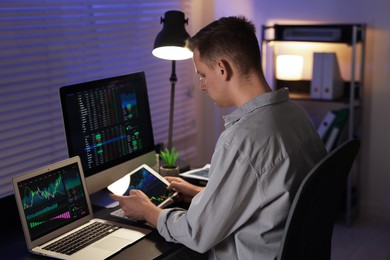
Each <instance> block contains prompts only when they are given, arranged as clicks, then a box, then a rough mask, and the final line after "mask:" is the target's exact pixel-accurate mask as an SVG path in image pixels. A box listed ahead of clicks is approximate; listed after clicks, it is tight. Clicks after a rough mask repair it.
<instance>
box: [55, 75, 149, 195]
mask: <svg viewBox="0 0 390 260" xmlns="http://www.w3.org/2000/svg"><path fill="white" fill-rule="evenodd" d="M60 99H61V107H62V114H63V120H64V127H65V135H66V141H67V147H68V154H69V157H73V156H76V155H78V156H80V158H81V163H82V165H83V169H84V173H85V177H86V181H87V187H88V192H89V193H90V194H92V193H94V192H96V191H99V190H102V189H104V188H106V187H107V186H108V185H109V184H111V183H112V182H113V181H115V180H117V179H119V178H121V177H122V176H124V175H125V174H127V173H128V172H130V171H132V170H134V169H135V168H137V167H138V166H139V165H141V164H144V163H145V164H147V165H149V166H153V165H154V163H155V158H156V157H155V146H154V139H153V129H152V122H151V115H150V108H149V99H148V92H147V85H146V79H145V74H144V72H137V73H133V74H127V75H123V76H117V77H112V78H106V79H100V80H95V81H90V82H84V83H78V84H74V85H69V86H64V87H61V88H60Z"/></svg>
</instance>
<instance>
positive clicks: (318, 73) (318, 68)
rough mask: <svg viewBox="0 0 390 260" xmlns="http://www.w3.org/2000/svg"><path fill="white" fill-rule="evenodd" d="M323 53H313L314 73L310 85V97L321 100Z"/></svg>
mask: <svg viewBox="0 0 390 260" xmlns="http://www.w3.org/2000/svg"><path fill="white" fill-rule="evenodd" d="M322 57H323V53H322V52H314V53H313V73H312V80H311V83H310V97H311V98H314V99H320V98H321V95H322V90H321V89H322V74H323V73H322V63H323V62H322V60H323V58H322Z"/></svg>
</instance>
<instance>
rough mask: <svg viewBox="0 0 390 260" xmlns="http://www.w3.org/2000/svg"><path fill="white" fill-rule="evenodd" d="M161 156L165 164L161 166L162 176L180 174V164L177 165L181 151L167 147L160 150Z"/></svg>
mask: <svg viewBox="0 0 390 260" xmlns="http://www.w3.org/2000/svg"><path fill="white" fill-rule="evenodd" d="M160 157H161V159H162V160H163V164H162V165H161V166H160V174H161V175H162V176H179V166H177V165H176V161H177V159H178V158H179V152H177V151H176V150H175V148H174V147H173V148H172V149H168V148H166V149H165V150H164V151H161V152H160Z"/></svg>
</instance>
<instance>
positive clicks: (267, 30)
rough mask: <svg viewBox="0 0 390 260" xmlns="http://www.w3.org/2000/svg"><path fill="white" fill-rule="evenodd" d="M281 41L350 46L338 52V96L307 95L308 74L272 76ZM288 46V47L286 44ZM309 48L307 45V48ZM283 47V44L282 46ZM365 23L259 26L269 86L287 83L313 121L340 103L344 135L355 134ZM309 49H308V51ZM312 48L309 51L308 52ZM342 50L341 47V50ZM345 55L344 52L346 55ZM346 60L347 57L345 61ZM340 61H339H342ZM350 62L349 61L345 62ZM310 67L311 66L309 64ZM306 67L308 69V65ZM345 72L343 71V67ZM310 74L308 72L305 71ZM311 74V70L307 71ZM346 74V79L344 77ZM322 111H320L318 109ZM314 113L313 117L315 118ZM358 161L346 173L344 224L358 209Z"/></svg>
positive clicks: (361, 80)
mask: <svg viewBox="0 0 390 260" xmlns="http://www.w3.org/2000/svg"><path fill="white" fill-rule="evenodd" d="M285 43H298V44H300V43H311V44H312V43H315V44H317V43H321V44H322V46H325V47H322V51H324V50H326V51H329V50H332V48H339V47H338V46H340V45H341V46H343V47H342V48H344V49H347V50H350V56H348V55H342V56H343V57H342V58H344V63H346V64H347V66H344V68H345V67H347V68H348V67H349V71H348V70H346V72H347V73H344V74H348V73H349V77H343V80H344V94H343V96H342V97H341V98H339V99H334V100H323V99H312V98H311V97H310V83H311V77H310V78H306V79H303V80H300V81H281V80H278V79H276V78H275V65H274V64H275V60H276V56H277V55H278V54H280V53H279V51H280V50H279V49H278V45H280V44H285ZM301 48H302V49H305V47H301ZM287 49H288V48H287ZM309 49H310V48H309ZM285 50H286V48H285ZM364 50H365V24H299V25H294V24H288V25H281V24H275V25H272V26H262V31H261V51H262V52H261V53H262V57H261V58H262V63H263V69H264V72H265V76H266V78H267V80H268V82H269V83H270V85H271V87H273V88H274V89H278V88H281V87H284V86H288V87H289V91H290V97H291V98H292V99H294V100H296V101H297V102H298V103H300V104H302V106H303V107H304V108H305V109H306V110H307V112H308V113H309V114H311V115H316V116H314V118H313V121H315V122H314V123H315V124H316V125H318V124H319V122H320V121H321V120H322V117H323V116H324V115H325V114H324V113H326V111H329V110H332V109H334V108H340V107H342V108H343V107H344V108H347V109H348V122H347V125H346V127H347V135H346V137H344V138H347V139H351V138H355V137H357V138H359V137H360V136H359V131H358V130H359V127H358V122H359V121H360V119H361V111H362V109H361V107H362V102H361V101H362V97H363V83H364V62H365V61H364V57H365V53H364ZM309 52H310V51H309ZM312 52H314V51H311V53H312ZM344 52H345V50H344ZM345 56H348V57H347V58H346V57H345ZM345 60H347V61H345ZM342 62H343V61H342ZM349 63H350V65H349ZM311 68H312V67H311ZM311 68H310V69H311ZM344 72H345V71H344ZM307 74H310V73H307ZM310 76H311V74H310ZM346 78H348V79H349V80H346ZM319 111H322V112H319ZM315 117H317V118H315ZM359 168H360V167H359V162H358V160H357V161H356V162H355V165H354V166H353V169H352V172H351V173H350V175H349V178H348V182H347V187H346V189H345V190H346V192H345V203H344V204H343V207H342V209H341V212H340V215H341V217H342V218H344V220H345V222H346V224H347V225H351V224H352V222H353V221H354V220H355V219H356V217H357V216H358V212H359V207H358V195H359V191H358V176H359Z"/></svg>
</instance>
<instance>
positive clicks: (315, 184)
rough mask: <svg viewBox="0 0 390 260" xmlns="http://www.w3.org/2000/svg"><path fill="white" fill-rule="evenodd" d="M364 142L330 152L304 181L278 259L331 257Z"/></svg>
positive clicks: (290, 214)
mask: <svg viewBox="0 0 390 260" xmlns="http://www.w3.org/2000/svg"><path fill="white" fill-rule="evenodd" d="M359 148H360V141H359V140H357V139H351V140H347V141H345V142H344V143H342V144H341V145H339V146H338V147H336V148H335V149H334V150H332V151H330V152H329V153H328V154H327V155H326V156H325V157H324V158H323V159H322V160H321V161H320V162H318V163H317V164H316V165H315V166H314V168H313V169H312V170H311V171H310V173H309V174H308V175H307V176H306V178H305V179H304V180H303V181H302V183H301V185H300V187H299V189H298V191H297V194H296V195H295V198H294V201H293V203H292V206H291V209H290V212H289V215H288V218H287V222H286V227H285V231H284V234H283V238H282V243H281V246H280V249H279V252H278V256H277V259H278V260H287V259H288V260H295V259H299V260H305V259H307V260H308V259H310V260H312V259H315V260H322V259H327V260H329V259H330V256H331V244H332V233H333V226H334V223H335V219H336V215H337V213H338V209H339V205H340V202H341V200H342V198H343V193H344V191H345V189H346V186H347V177H348V174H349V172H350V170H351V168H352V164H353V162H354V160H355V158H356V156H357V154H358V152H359Z"/></svg>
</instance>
